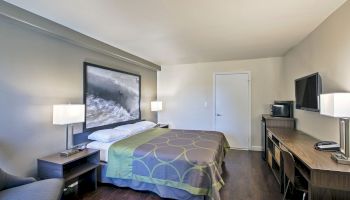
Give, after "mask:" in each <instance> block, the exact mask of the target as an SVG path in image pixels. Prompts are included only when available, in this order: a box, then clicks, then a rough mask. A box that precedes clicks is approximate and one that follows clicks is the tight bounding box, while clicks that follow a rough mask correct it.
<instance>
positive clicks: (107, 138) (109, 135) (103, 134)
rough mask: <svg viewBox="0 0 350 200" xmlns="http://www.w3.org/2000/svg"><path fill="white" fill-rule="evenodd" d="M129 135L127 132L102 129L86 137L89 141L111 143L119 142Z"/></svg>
mask: <svg viewBox="0 0 350 200" xmlns="http://www.w3.org/2000/svg"><path fill="white" fill-rule="evenodd" d="M129 135H130V132H129V131H127V130H116V129H103V130H98V131H95V132H93V133H91V134H90V135H89V136H88V139H89V140H95V141H99V142H113V141H116V140H121V139H124V138H126V137H128V136H129Z"/></svg>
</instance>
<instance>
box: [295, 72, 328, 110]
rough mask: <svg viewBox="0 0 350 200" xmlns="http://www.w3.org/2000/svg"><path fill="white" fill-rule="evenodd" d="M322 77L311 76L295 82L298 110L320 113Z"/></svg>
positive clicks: (317, 75)
mask: <svg viewBox="0 0 350 200" xmlns="http://www.w3.org/2000/svg"><path fill="white" fill-rule="evenodd" d="M321 92H322V83H321V76H320V75H319V74H318V73H315V74H311V75H309V76H305V77H302V78H299V79H297V80H295V99H296V109H301V110H307V111H314V112H319V111H320V94H321Z"/></svg>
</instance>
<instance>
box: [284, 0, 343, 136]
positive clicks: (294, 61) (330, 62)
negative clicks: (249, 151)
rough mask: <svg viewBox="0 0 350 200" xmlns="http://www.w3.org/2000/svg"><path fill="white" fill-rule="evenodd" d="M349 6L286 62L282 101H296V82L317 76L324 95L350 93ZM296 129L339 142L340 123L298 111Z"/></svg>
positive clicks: (304, 42) (320, 28)
mask: <svg viewBox="0 0 350 200" xmlns="http://www.w3.org/2000/svg"><path fill="white" fill-rule="evenodd" d="M349 22H350V2H347V3H345V4H344V5H343V6H342V7H341V8H339V9H338V10H337V11H335V12H334V13H333V14H332V15H331V16H330V17H329V18H328V19H327V20H326V21H325V22H324V23H322V24H321V25H320V26H319V27H318V28H317V29H316V30H315V31H314V32H313V33H311V34H310V35H309V36H308V37H307V38H306V39H304V40H303V41H302V42H301V43H300V44H299V45H297V46H296V47H295V48H293V49H292V50H290V51H289V52H288V53H287V54H286V56H285V57H284V60H283V70H282V76H283V79H282V80H283V81H282V84H281V85H283V87H281V98H290V99H294V80H295V79H296V78H298V77H302V76H305V75H308V74H311V73H314V72H319V73H320V74H321V76H322V79H323V92H324V93H330V92H343V91H345V92H350V25H349ZM295 117H296V118H297V119H298V121H297V128H298V129H300V130H302V131H304V132H306V133H308V134H310V135H312V136H314V137H316V138H319V139H321V140H334V141H338V140H339V137H338V121H337V120H336V119H334V118H330V117H325V116H321V115H320V114H319V113H313V112H307V111H300V110H296V112H295Z"/></svg>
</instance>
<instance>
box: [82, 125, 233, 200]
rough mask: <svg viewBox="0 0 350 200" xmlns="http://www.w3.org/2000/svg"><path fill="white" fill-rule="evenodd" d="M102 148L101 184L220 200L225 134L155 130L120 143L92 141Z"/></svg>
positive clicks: (174, 196) (165, 195) (197, 199)
mask: <svg viewBox="0 0 350 200" xmlns="http://www.w3.org/2000/svg"><path fill="white" fill-rule="evenodd" d="M87 147H88V148H95V149H100V151H101V160H102V161H103V162H102V164H101V174H100V175H101V182H103V183H111V184H114V185H116V186H119V187H130V188H132V189H135V190H147V191H152V192H155V193H157V194H158V195H159V196H161V197H163V198H172V199H191V200H200V199H218V200H219V199H220V194H219V190H220V188H221V187H222V186H223V185H224V181H223V179H222V177H221V173H222V163H223V159H224V156H225V151H226V148H227V147H228V143H227V140H226V138H225V136H224V135H223V134H222V133H219V132H214V131H194V130H173V129H163V128H153V129H150V130H147V131H145V132H142V133H138V134H136V135H133V136H130V137H128V138H125V139H122V140H120V141H117V142H110V143H100V142H97V141H94V142H91V143H89V144H88V145H87Z"/></svg>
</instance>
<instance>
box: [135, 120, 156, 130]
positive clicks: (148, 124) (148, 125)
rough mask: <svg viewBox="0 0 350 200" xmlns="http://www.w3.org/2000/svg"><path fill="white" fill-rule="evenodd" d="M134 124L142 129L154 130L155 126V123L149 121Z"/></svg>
mask: <svg viewBox="0 0 350 200" xmlns="http://www.w3.org/2000/svg"><path fill="white" fill-rule="evenodd" d="M135 124H136V125H138V126H140V127H142V128H143V129H150V128H154V127H155V126H156V125H157V124H156V123H154V122H150V121H141V122H137V123H135Z"/></svg>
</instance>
